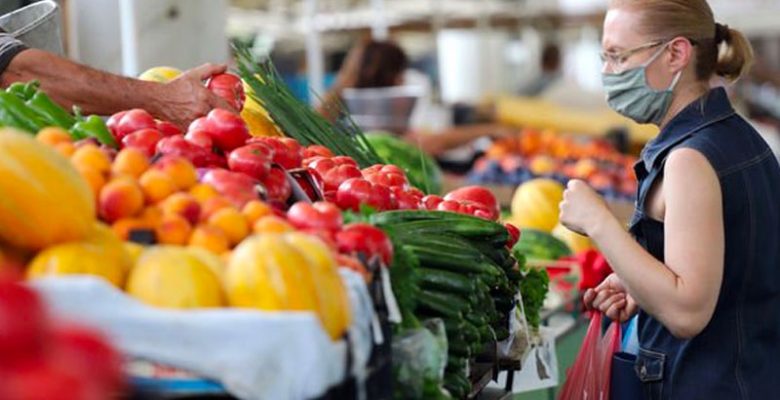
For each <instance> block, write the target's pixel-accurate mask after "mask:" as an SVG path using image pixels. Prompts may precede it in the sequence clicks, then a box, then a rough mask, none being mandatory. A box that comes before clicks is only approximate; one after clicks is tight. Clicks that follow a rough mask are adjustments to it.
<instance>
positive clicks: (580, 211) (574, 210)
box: [560, 179, 614, 236]
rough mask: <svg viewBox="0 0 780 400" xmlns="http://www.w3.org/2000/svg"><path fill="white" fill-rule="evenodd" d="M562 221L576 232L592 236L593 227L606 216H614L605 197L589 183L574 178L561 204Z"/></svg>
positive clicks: (567, 187) (564, 193)
mask: <svg viewBox="0 0 780 400" xmlns="http://www.w3.org/2000/svg"><path fill="white" fill-rule="evenodd" d="M560 210H561V214H560V221H561V223H562V224H563V225H564V226H565V227H567V228H569V229H571V230H572V231H574V232H577V233H580V234H582V235H586V236H590V232H591V231H592V229H593V227H594V226H595V225H596V224H597V223H598V222H600V221H602V220H603V219H604V218H614V216H613V215H612V213H611V212H610V211H609V208H608V207H607V204H606V203H605V202H604V199H602V198H601V196H600V195H599V194H598V193H596V191H594V190H593V189H591V187H590V186H588V184H587V183H585V182H583V181H581V180H577V179H572V180H570V181H569V184H568V185H567V186H566V191H565V192H563V201H562V202H561V204H560Z"/></svg>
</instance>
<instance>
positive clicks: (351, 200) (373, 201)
mask: <svg viewBox="0 0 780 400" xmlns="http://www.w3.org/2000/svg"><path fill="white" fill-rule="evenodd" d="M394 202H395V199H394V197H393V196H392V193H390V189H388V188H386V187H384V186H379V185H374V184H373V183H371V182H369V181H367V180H365V179H362V178H352V179H349V180H347V181H345V182H344V183H342V184H341V185H340V186H339V189H338V191H337V192H336V204H338V206H339V207H340V208H341V209H344V210H346V209H350V210H352V211H359V210H360V205H361V204H365V205H367V206H370V207H372V208H374V209H375V210H377V211H384V210H391V209H393V208H394V207H393V206H394V204H393V203H394Z"/></svg>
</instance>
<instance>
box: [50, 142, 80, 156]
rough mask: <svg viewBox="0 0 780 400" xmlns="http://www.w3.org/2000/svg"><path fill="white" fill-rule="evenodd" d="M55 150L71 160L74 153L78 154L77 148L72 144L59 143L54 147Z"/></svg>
mask: <svg viewBox="0 0 780 400" xmlns="http://www.w3.org/2000/svg"><path fill="white" fill-rule="evenodd" d="M54 150H57V152H58V153H60V154H62V155H63V156H65V157H67V158H70V157H71V156H72V155H73V153H75V152H76V146H75V145H74V144H73V143H70V142H63V143H57V144H55V145H54Z"/></svg>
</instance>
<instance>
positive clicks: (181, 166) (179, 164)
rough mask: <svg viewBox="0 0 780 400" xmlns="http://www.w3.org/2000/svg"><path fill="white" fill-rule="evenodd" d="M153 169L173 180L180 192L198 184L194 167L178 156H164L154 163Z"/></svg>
mask: <svg viewBox="0 0 780 400" xmlns="http://www.w3.org/2000/svg"><path fill="white" fill-rule="evenodd" d="M154 168H157V169H160V170H161V171H163V172H165V173H166V174H167V175H168V176H170V177H171V178H173V180H174V182H176V186H177V187H178V188H179V189H181V190H186V189H189V188H191V187H192V186H193V185H195V184H196V183H198V173H197V172H196V171H195V166H194V165H192V163H191V162H189V160H187V159H186V158H183V157H178V156H172V155H168V156H164V157H162V158H160V159H159V160H157V162H155V163H154Z"/></svg>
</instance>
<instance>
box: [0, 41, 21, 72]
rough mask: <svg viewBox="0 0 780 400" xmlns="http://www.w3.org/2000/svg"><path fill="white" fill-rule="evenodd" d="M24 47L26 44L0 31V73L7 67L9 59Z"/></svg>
mask: <svg viewBox="0 0 780 400" xmlns="http://www.w3.org/2000/svg"><path fill="white" fill-rule="evenodd" d="M26 49H27V46H25V45H24V44H23V43H22V42H20V41H18V40H16V39H14V37H13V36H11V35H9V34H7V33H0V75H2V74H3V72H4V71H5V69H6V68H8V64H10V63H11V60H13V58H14V57H16V55H17V54H19V53H21V52H22V51H23V50H26Z"/></svg>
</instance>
